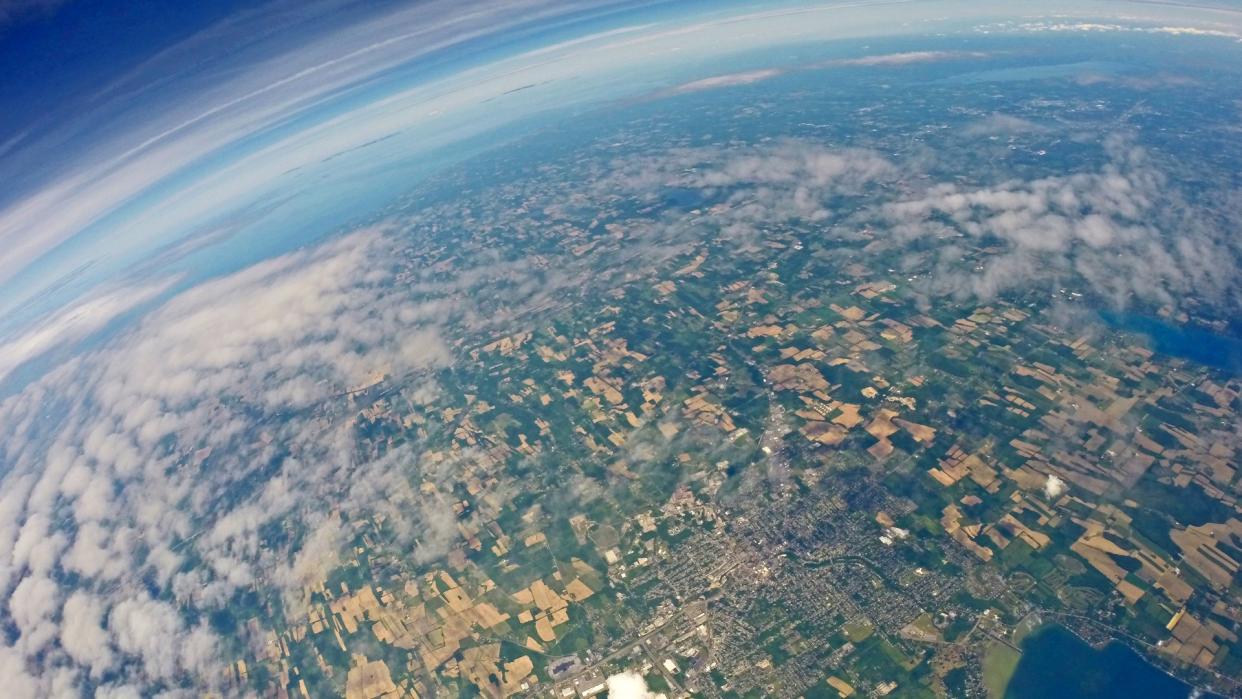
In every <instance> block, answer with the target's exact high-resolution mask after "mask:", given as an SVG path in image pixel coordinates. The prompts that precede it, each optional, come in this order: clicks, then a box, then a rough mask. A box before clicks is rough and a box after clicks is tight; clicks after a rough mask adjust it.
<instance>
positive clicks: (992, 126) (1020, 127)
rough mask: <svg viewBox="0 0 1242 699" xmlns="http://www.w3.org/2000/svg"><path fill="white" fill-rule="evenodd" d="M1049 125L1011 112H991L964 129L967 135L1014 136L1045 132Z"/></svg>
mask: <svg viewBox="0 0 1242 699" xmlns="http://www.w3.org/2000/svg"><path fill="white" fill-rule="evenodd" d="M1047 131H1049V129H1048V127H1046V126H1042V125H1040V124H1036V123H1035V122H1033V121H1031V120H1029V119H1023V118H1022V117H1016V116H1012V115H1010V114H1000V113H995V114H990V115H988V116H986V117H984V118H982V119H979V120H978V121H974V122H971V123H970V124H967V125H966V128H965V129H963V133H965V134H966V135H967V136H1013V135H1017V134H1023V133H1045V132H1047Z"/></svg>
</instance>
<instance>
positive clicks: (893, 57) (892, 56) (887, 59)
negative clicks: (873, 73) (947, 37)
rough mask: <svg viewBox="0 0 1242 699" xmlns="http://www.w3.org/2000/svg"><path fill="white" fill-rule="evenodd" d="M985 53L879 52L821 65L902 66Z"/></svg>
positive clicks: (958, 59)
mask: <svg viewBox="0 0 1242 699" xmlns="http://www.w3.org/2000/svg"><path fill="white" fill-rule="evenodd" d="M987 55H988V54H986V53H981V52H978V51H902V52H900V53H881V54H875V55H871V56H859V57H857V58H838V59H835V60H832V61H827V62H825V63H824V64H823V65H836V66H903V65H908V64H911V63H934V62H939V61H960V60H967V59H972V58H986V57H987Z"/></svg>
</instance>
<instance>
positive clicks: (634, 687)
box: [607, 670, 665, 699]
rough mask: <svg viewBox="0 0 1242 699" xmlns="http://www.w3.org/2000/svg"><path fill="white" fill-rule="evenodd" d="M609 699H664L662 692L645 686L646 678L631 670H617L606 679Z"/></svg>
mask: <svg viewBox="0 0 1242 699" xmlns="http://www.w3.org/2000/svg"><path fill="white" fill-rule="evenodd" d="M607 684H608V696H609V699H665V696H664V694H661V693H656V692H653V691H651V690H650V689H648V688H647V680H645V679H643V676H642V675H640V674H638V673H637V672H634V671H632V670H626V671H625V672H619V673H617V674H615V675H612V676H610V677H609V678H608V679H607Z"/></svg>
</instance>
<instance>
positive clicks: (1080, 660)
mask: <svg viewBox="0 0 1242 699" xmlns="http://www.w3.org/2000/svg"><path fill="white" fill-rule="evenodd" d="M1191 691H1192V690H1191V687H1190V686H1189V685H1187V684H1186V683H1184V682H1182V681H1180V680H1178V679H1176V678H1174V677H1172V676H1170V675H1168V674H1167V673H1165V672H1164V671H1162V670H1160V669H1159V668H1157V667H1155V666H1153V665H1151V664H1150V663H1148V662H1147V661H1146V660H1144V659H1143V658H1142V656H1140V655H1138V654H1137V653H1135V652H1134V651H1133V650H1131V649H1130V648H1129V647H1127V646H1125V645H1124V644H1121V643H1115V642H1114V643H1109V644H1108V645H1106V646H1104V647H1103V648H1101V649H1099V650H1096V649H1095V648H1092V647H1091V646H1090V645H1088V644H1087V643H1084V642H1083V641H1082V639H1080V638H1078V637H1077V636H1075V635H1074V634H1073V633H1070V632H1069V631H1068V630H1066V629H1065V628H1064V627H1062V626H1055V625H1051V626H1045V627H1043V628H1042V629H1039V630H1038V631H1036V632H1035V633H1033V634H1031V635H1030V636H1028V637H1027V638H1026V640H1024V641H1023V642H1022V660H1021V661H1020V662H1019V663H1018V669H1017V670H1016V671H1015V672H1014V675H1013V678H1012V679H1011V680H1010V681H1009V687H1008V688H1007V689H1006V691H1005V699H1036V698H1039V699H1045V698H1046V697H1057V698H1058V699H1103V698H1104V697H1127V698H1128V699H1185V697H1188V696H1190V695H1191ZM1202 696H1213V695H1202Z"/></svg>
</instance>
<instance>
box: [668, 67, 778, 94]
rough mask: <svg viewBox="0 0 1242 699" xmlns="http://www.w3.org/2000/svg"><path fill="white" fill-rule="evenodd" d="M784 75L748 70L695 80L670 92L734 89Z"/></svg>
mask: <svg viewBox="0 0 1242 699" xmlns="http://www.w3.org/2000/svg"><path fill="white" fill-rule="evenodd" d="M782 73H784V71H783V70H778V69H776V68H763V69H760V70H748V71H744V72H741V73H730V74H728V75H716V76H713V77H710V78H703V79H701V80H694V81H691V82H688V83H682V84H681V85H678V86H676V87H674V88H672V89H671V90H670V91H669V92H672V93H676V94H680V93H686V92H701V91H703V90H714V89H717V88H721V87H733V86H735V85H751V84H754V83H757V82H762V81H764V80H768V79H769V78H775V77H776V76H778V75H781V74H782Z"/></svg>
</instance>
